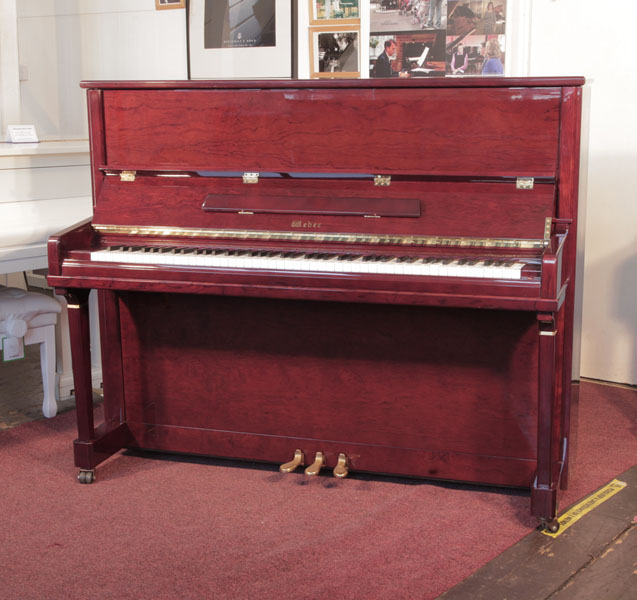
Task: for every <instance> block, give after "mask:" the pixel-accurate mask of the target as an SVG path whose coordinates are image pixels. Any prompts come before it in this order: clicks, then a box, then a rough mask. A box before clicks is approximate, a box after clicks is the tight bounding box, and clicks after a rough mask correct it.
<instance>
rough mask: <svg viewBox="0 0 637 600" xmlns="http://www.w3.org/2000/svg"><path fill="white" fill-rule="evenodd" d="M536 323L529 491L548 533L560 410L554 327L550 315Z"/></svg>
mask: <svg viewBox="0 0 637 600" xmlns="http://www.w3.org/2000/svg"><path fill="white" fill-rule="evenodd" d="M538 320H539V336H540V339H539V361H538V364H539V381H538V433H537V437H538V446H537V472H536V477H535V482H534V483H533V488H532V490H531V514H533V515H535V516H537V517H539V518H540V520H541V521H542V524H543V526H545V527H546V528H548V529H549V530H551V531H557V529H558V528H559V523H558V522H557V519H556V514H557V488H558V485H559V479H560V475H561V467H562V462H561V460H560V456H559V452H560V446H561V443H560V442H561V441H560V439H559V438H560V432H561V427H560V426H559V425H560V420H561V419H560V415H561V407H560V406H559V402H558V400H559V398H558V388H557V383H558V380H557V370H558V369H557V363H556V359H557V355H556V348H557V343H558V327H557V324H556V319H555V316H554V315H552V314H540V315H538ZM560 388H561V386H560Z"/></svg>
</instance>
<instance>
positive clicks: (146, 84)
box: [80, 76, 586, 90]
mask: <svg viewBox="0 0 637 600" xmlns="http://www.w3.org/2000/svg"><path fill="white" fill-rule="evenodd" d="M585 83H586V79H585V78H584V77H579V76H578V77H462V78H446V77H434V78H428V79H422V78H417V79H416V78H415V79H409V78H402V77H396V78H386V79H385V78H383V79H247V80H238V79H229V80H182V81H159V80H158V81H151V80H145V81H116V80H112V81H81V82H80V87H83V88H87V89H104V90H107V89H118V90H121V89H131V90H150V89H239V88H250V89H255V88H263V89H299V88H317V89H332V88H335V89H338V88H346V89H352V88H354V89H355V88H360V89H365V88H480V87H482V88H516V87H523V88H532V87H573V86H575V87H577V86H582V85H584V84H585Z"/></svg>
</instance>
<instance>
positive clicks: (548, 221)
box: [544, 217, 553, 240]
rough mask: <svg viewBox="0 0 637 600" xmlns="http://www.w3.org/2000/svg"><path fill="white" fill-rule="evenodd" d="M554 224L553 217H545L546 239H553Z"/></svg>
mask: <svg viewBox="0 0 637 600" xmlns="http://www.w3.org/2000/svg"><path fill="white" fill-rule="evenodd" d="M552 225H553V219H552V217H546V218H545V219H544V239H545V240H550V239H551V227H552Z"/></svg>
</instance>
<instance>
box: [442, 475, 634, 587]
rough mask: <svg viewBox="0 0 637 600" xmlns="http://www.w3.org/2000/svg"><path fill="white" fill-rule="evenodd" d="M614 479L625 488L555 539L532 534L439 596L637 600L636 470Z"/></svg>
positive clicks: (538, 533)
mask: <svg viewBox="0 0 637 600" xmlns="http://www.w3.org/2000/svg"><path fill="white" fill-rule="evenodd" d="M616 479H618V480H620V481H622V482H625V483H626V484H627V485H626V487H625V488H624V489H622V490H621V491H620V492H618V493H617V494H615V495H614V496H612V497H610V498H609V499H608V500H606V501H604V502H603V503H600V504H599V505H597V506H596V507H595V508H594V509H593V510H591V511H590V512H589V513H587V514H586V515H585V516H584V517H583V518H581V519H580V520H579V521H577V522H576V523H574V524H573V525H572V526H571V527H570V528H568V529H566V530H565V531H564V532H563V533H561V534H560V535H558V536H557V537H556V538H551V537H549V536H547V535H544V534H543V533H541V532H539V531H536V532H533V533H532V534H530V535H528V536H527V537H525V538H523V539H522V540H521V541H520V542H518V543H517V544H516V545H515V546H512V547H511V548H509V550H507V551H506V552H503V553H502V554H500V556H498V557H497V558H495V559H494V560H492V561H491V562H490V563H487V564H486V565H485V566H484V567H482V568H481V569H480V570H479V571H477V572H476V573H474V574H473V575H472V576H471V577H469V578H467V579H465V580H464V581H463V582H462V583H461V584H459V585H457V586H456V587H454V588H452V589H451V590H449V591H448V592H447V593H445V594H443V595H442V596H441V598H444V600H465V599H468V598H471V600H496V599H504V598H510V599H512V600H539V599H542V600H545V599H548V598H550V599H551V600H589V599H590V600H635V598H637V516H636V515H637V466H635V467H633V468H632V469H630V470H629V471H626V472H625V473H621V474H618V476H617V478H616ZM594 496H595V492H593V493H592V494H590V495H589V496H588V498H591V497H594ZM580 503H581V501H580V502H578V504H580ZM564 512H568V509H567V510H565V511H564ZM530 582H532V583H530Z"/></svg>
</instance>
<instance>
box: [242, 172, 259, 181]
mask: <svg viewBox="0 0 637 600" xmlns="http://www.w3.org/2000/svg"><path fill="white" fill-rule="evenodd" d="M243 183H259V174H258V173H244V174H243Z"/></svg>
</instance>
